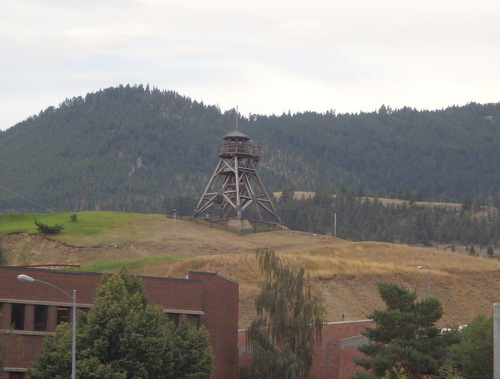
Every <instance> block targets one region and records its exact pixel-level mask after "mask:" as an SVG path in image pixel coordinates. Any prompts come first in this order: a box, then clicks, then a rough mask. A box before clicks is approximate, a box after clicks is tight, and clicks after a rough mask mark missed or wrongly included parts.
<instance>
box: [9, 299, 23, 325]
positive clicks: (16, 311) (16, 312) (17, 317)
mask: <svg viewBox="0 0 500 379" xmlns="http://www.w3.org/2000/svg"><path fill="white" fill-rule="evenodd" d="M10 324H11V325H12V329H17V330H23V329H24V304H12V316H11V319H10Z"/></svg>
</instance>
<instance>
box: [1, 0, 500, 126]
mask: <svg viewBox="0 0 500 379" xmlns="http://www.w3.org/2000/svg"><path fill="white" fill-rule="evenodd" d="M0 9H1V12H0V83H1V84H0V129H7V128H9V127H11V126H13V125H14V124H16V123H17V122H20V121H22V120H24V119H26V118H27V117H29V116H31V115H33V114H38V113H39V112H40V110H43V109H46V108H47V107H49V106H58V105H59V104H60V103H61V102H62V101H64V99H65V98H71V97H74V96H85V95H86V94H87V93H88V92H95V91H98V90H99V89H104V88H107V87H111V86H118V85H120V84H124V85H126V84H131V85H133V84H140V83H142V84H144V85H146V84H149V85H150V86H155V87H158V88H159V89H161V90H174V91H177V92H179V93H180V94H181V95H184V96H189V97H191V98H192V99H193V100H197V101H203V102H204V103H205V104H207V105H219V106H220V108H221V109H222V110H223V111H224V110H227V109H230V108H234V107H236V106H238V108H239V110H240V112H241V113H242V115H244V116H247V115H248V114H249V113H256V114H276V115H280V114H281V113H283V112H288V111H291V112H292V113H294V112H301V111H318V112H325V111H327V110H330V109H332V110H335V111H336V112H337V113H347V112H349V113H354V112H360V111H364V112H371V111H373V110H376V109H378V108H380V106H381V105H382V104H385V105H386V106H390V107H391V108H401V107H403V106H409V107H412V108H417V109H441V108H445V107H447V106H451V105H464V104H466V103H468V102H470V101H475V102H479V103H491V102H498V101H500V94H499V92H500V1H498V0H474V1H469V0H419V1H415V0H405V1H402V0H377V1H375V0H342V1H338V0H308V1H305V0H296V1H285V0H268V1H262V0H253V1H245V2H243V1H239V0H211V1H208V0H176V1H171V0H163V1H161V0H119V1H118V0H98V1H97V0H85V1H75V0H38V1H35V0H0Z"/></svg>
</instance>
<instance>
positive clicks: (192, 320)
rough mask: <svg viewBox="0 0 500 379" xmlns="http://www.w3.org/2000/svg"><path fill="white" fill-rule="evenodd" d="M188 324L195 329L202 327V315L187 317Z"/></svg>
mask: <svg viewBox="0 0 500 379" xmlns="http://www.w3.org/2000/svg"><path fill="white" fill-rule="evenodd" d="M187 322H189V323H190V324H191V325H192V326H194V327H195V328H199V327H200V315H187Z"/></svg>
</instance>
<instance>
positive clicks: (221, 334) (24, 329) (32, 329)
mask: <svg viewBox="0 0 500 379" xmlns="http://www.w3.org/2000/svg"><path fill="white" fill-rule="evenodd" d="M19 274H26V275H29V276H31V277H33V278H35V279H37V280H42V281H45V282H48V283H51V284H53V285H55V286H57V287H59V288H61V289H62V290H64V291H65V292H67V293H68V294H71V293H72V291H73V290H76V294H77V296H76V297H77V309H80V310H86V309H89V308H90V307H91V304H92V299H93V296H94V292H95V290H96V288H97V286H98V284H99V282H100V280H101V277H102V275H101V274H95V273H88V272H70V271H56V270H47V269H35V268H26V267H7V266H0V313H1V315H0V331H1V332H2V334H3V336H2V337H4V338H3V341H4V343H5V344H6V346H7V349H6V353H7V354H6V359H5V362H4V373H3V379H26V378H27V377H28V376H27V374H26V372H27V369H28V367H29V366H30V364H31V362H32V361H33V360H34V359H35V358H36V355H37V353H38V351H39V350H40V348H41V347H42V341H43V338H44V336H46V335H47V334H50V333H53V332H54V330H55V328H56V325H57V324H58V323H59V322H63V321H69V320H71V310H72V305H73V304H72V300H71V298H68V297H67V296H65V295H64V294H63V293H61V292H60V291H58V290H56V289H54V288H51V287H50V286H47V285H45V284H43V283H37V282H34V283H27V282H22V281H19V280H18V279H17V276H18V275H19ZM141 278H142V280H143V283H144V288H145V291H146V294H147V296H148V299H149V301H150V302H151V303H154V304H158V305H160V306H162V307H163V309H164V311H165V313H166V314H167V315H168V316H169V318H171V319H172V320H173V321H174V322H176V323H178V322H179V321H180V320H187V321H189V322H190V323H192V324H194V325H205V327H206V328H207V330H208V332H209V333H210V344H211V346H212V348H213V350H214V353H215V373H214V376H213V377H214V379H226V378H228V379H236V377H237V366H238V353H237V340H238V335H237V330H238V283H237V282H236V281H233V280H231V279H228V278H225V277H223V276H220V275H218V274H213V273H206V272H189V273H188V274H187V277H186V279H171V278H158V277H141Z"/></svg>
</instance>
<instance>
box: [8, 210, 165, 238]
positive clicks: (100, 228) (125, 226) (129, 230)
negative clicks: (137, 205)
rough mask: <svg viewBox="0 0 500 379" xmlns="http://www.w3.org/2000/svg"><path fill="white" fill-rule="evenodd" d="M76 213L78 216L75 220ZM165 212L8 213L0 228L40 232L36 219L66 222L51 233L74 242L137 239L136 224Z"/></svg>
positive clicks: (155, 217) (50, 222) (49, 223)
mask: <svg viewBox="0 0 500 379" xmlns="http://www.w3.org/2000/svg"><path fill="white" fill-rule="evenodd" d="M72 215H76V218H77V220H76V221H71V216H72ZM161 217H165V216H162V215H144V214H138V213H126V212H98V211H91V212H76V213H75V212H61V213H48V214H36V213H8V214H0V232H2V233H14V232H27V233H38V230H37V228H36V226H35V225H34V220H35V219H36V220H38V221H39V222H41V223H42V224H46V225H49V226H53V225H55V224H58V225H63V226H64V229H63V230H62V231H61V232H60V233H58V234H52V235H48V236H47V237H49V238H52V239H57V240H60V241H62V242H65V243H68V244H72V245H99V244H113V243H126V242H132V241H136V240H137V239H138V238H139V237H140V234H141V232H139V231H138V229H137V228H136V225H137V224H139V223H141V222H142V221H143V220H157V219H159V218H161Z"/></svg>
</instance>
